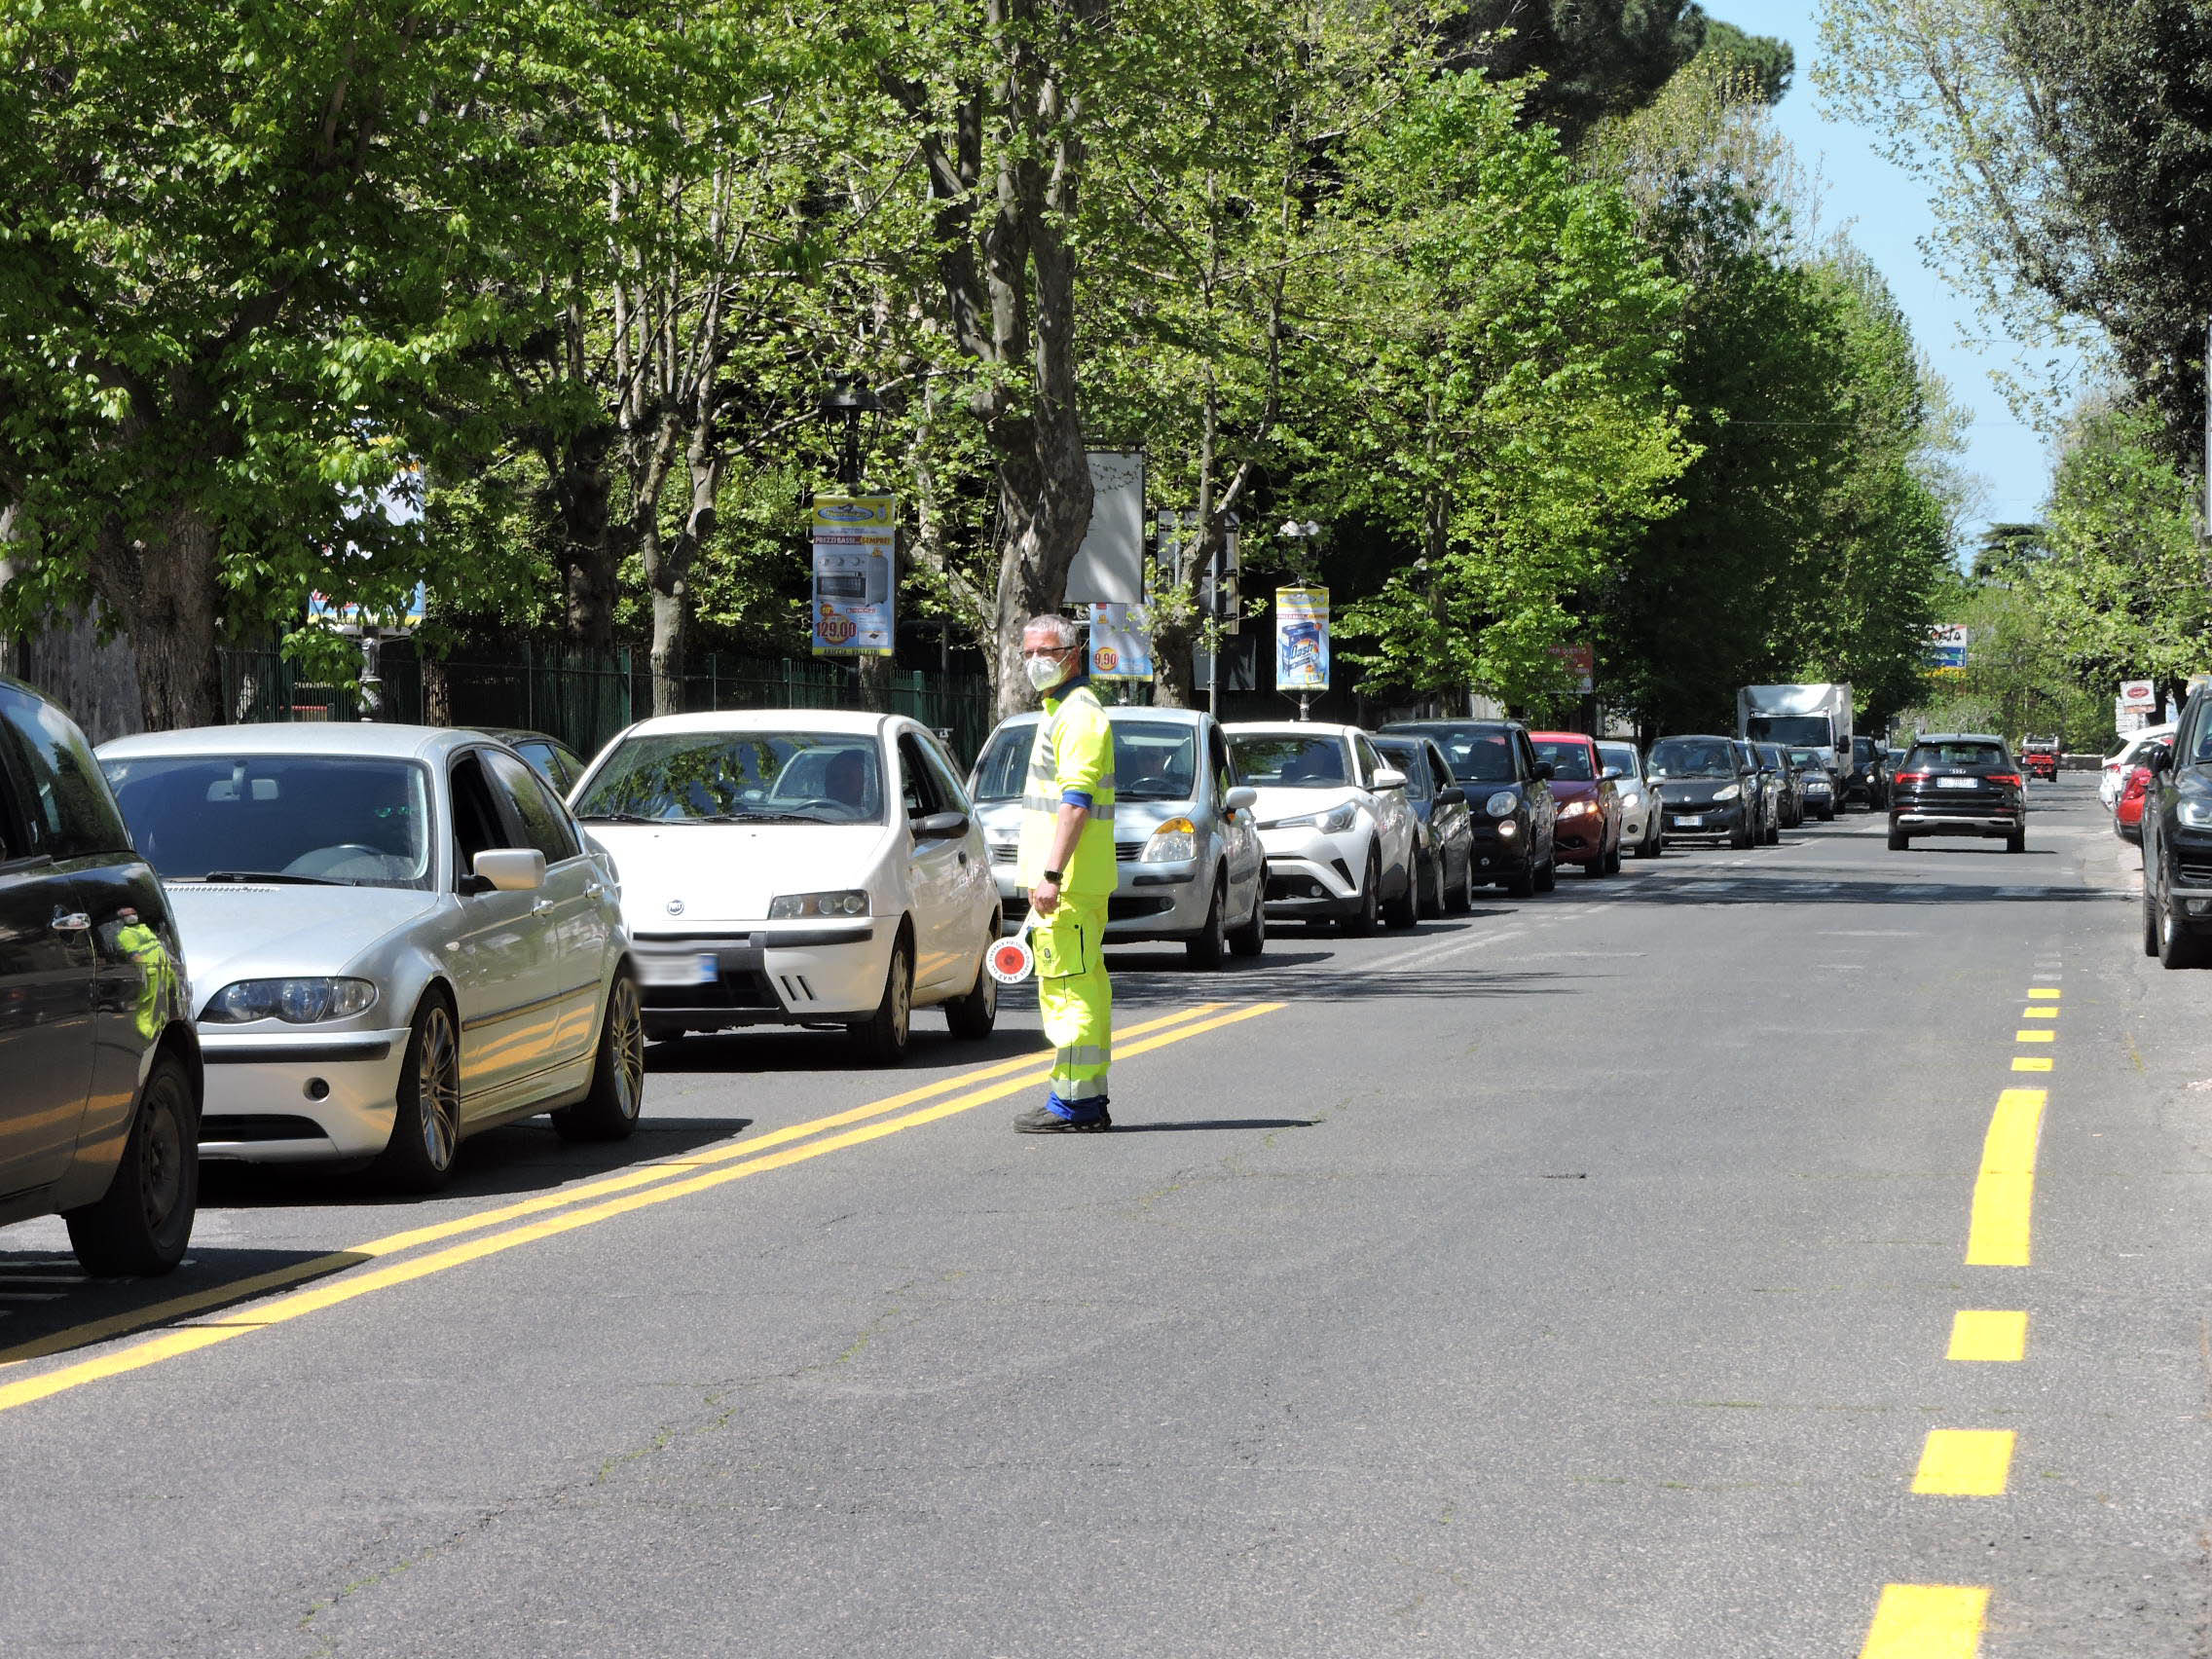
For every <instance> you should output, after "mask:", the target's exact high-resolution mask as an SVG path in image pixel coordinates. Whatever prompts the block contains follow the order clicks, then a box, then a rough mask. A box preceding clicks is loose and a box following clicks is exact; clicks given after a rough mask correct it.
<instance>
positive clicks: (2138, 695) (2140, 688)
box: [2120, 680, 2158, 715]
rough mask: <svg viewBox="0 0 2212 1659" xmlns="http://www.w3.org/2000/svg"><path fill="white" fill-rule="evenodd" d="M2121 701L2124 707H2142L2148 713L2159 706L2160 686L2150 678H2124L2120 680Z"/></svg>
mask: <svg viewBox="0 0 2212 1659" xmlns="http://www.w3.org/2000/svg"><path fill="white" fill-rule="evenodd" d="M2120 706H2121V707H2122V708H2128V709H2140V710H2142V711H2143V713H2145V714H2146V715H2148V714H2149V713H2150V712H2151V711H2152V710H2153V709H2155V708H2157V706H2158V687H2157V682H2154V681H2149V680H2122V681H2121V682H2120Z"/></svg>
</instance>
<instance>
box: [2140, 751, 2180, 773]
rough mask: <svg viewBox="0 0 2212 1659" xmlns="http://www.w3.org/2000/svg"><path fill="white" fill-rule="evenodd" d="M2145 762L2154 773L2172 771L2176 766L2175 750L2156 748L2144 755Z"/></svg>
mask: <svg viewBox="0 0 2212 1659" xmlns="http://www.w3.org/2000/svg"><path fill="white" fill-rule="evenodd" d="M2143 764H2144V765H2146V766H2148V767H2150V768H2151V770H2152V771H2153V772H2154V773H2157V772H2170V771H2172V770H2173V766H2174V752H2173V751H2172V750H2170V749H2154V750H2152V751H2151V753H2150V754H2149V755H2148V756H2145V757H2144V760H2143Z"/></svg>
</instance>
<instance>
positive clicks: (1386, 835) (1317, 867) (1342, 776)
mask: <svg viewBox="0 0 2212 1659" xmlns="http://www.w3.org/2000/svg"><path fill="white" fill-rule="evenodd" d="M1223 729H1224V730H1225V732H1226V733H1227V735H1228V738H1229V756H1230V763H1231V765H1232V767H1233V768H1234V770H1235V777H1236V781H1237V783H1239V784H1241V785H1245V786H1247V787H1249V788H1250V789H1252V790H1253V791H1254V792H1255V793H1256V798H1255V800H1254V803H1253V808H1252V811H1253V815H1254V816H1255V817H1256V818H1257V819H1258V820H1259V825H1260V844H1261V845H1262V846H1263V847H1264V848H1265V849H1266V850H1267V855H1268V910H1269V913H1270V914H1271V915H1278V916H1281V917H1282V918H1283V919H1285V920H1286V921H1295V920H1305V921H1337V922H1341V923H1343V924H1344V927H1345V930H1346V932H1347V933H1355V934H1357V933H1372V932H1374V931H1375V926H1376V922H1377V920H1378V917H1379V916H1380V917H1381V919H1383V920H1385V921H1387V922H1388V923H1389V924H1390V926H1392V927H1409V928H1410V927H1412V926H1413V925H1414V922H1415V920H1416V910H1417V906H1418V900H1419V894H1418V893H1417V891H1416V887H1415V874H1414V850H1415V847H1416V844H1417V842H1416V829H1415V824H1414V810H1413V804H1412V803H1411V802H1410V801H1408V800H1407V799H1406V775H1405V774H1404V773H1403V772H1400V771H1398V770H1397V769H1396V768H1394V767H1391V766H1386V765H1384V764H1383V756H1381V755H1380V754H1379V753H1377V751H1376V748H1375V744H1374V742H1373V741H1372V740H1371V739H1370V738H1369V737H1368V735H1367V733H1366V732H1364V731H1362V730H1361V729H1360V728H1359V727H1358V726H1349V725H1320V724H1314V723H1311V722H1306V721H1296V722H1285V723H1283V724H1280V725H1277V724H1272V723H1265V724H1264V723H1260V722H1251V723H1246V724H1238V725H1232V726H1227V727H1225V728H1223Z"/></svg>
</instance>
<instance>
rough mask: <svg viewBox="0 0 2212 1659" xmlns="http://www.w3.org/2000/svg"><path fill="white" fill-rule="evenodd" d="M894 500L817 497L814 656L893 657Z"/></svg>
mask: <svg viewBox="0 0 2212 1659" xmlns="http://www.w3.org/2000/svg"><path fill="white" fill-rule="evenodd" d="M898 507H899V502H898V498H896V497H894V496H817V497H815V498H814V510H813V512H812V514H810V515H809V516H810V520H811V524H812V528H813V532H814V605H813V614H814V654H815V655H816V656H889V655H890V654H891V642H892V636H893V630H894V628H895V627H896V626H897V612H896V606H897V602H898V593H899V581H898V572H899V557H898V553H899V513H898Z"/></svg>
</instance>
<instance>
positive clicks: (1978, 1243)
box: [1967, 1088, 2046, 1268]
mask: <svg viewBox="0 0 2212 1659" xmlns="http://www.w3.org/2000/svg"><path fill="white" fill-rule="evenodd" d="M2045 1099H2046V1092H2045V1090H2043V1089H2040V1088H2008V1089H2006V1090H2005V1092H2004V1093H2002V1094H2000V1095H1999V1096H1998V1097H1997V1110H1996V1111H1995V1112H1994V1113H1992V1114H1991V1115H1990V1119H1989V1133H1988V1134H1987V1135H1986V1136H1985V1137H1984V1138H1983V1140H1982V1145H1981V1172H1980V1174H1979V1175H1977V1176H1976V1177H1975V1179H1974V1184H1973V1211H1972V1220H1971V1222H1970V1223H1969V1224H1968V1228H1967V1266H1969V1267H1972V1268H2024V1267H2026V1266H2027V1265H2028V1233H2029V1222H2030V1219H2031V1216H2032V1214H2033V1211H2034V1209H2035V1198H2036V1143H2037V1140H2038V1137H2039V1136H2040V1135H2041V1134H2042V1132H2043V1108H2044V1101H2045Z"/></svg>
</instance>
